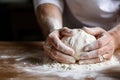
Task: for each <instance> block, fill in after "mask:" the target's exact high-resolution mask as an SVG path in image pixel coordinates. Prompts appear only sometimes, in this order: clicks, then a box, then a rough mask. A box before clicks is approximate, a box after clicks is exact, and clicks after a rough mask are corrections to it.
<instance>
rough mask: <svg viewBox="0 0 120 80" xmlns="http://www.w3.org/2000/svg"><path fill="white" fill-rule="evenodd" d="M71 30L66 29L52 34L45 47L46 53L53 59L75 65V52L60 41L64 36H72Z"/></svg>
mask: <svg viewBox="0 0 120 80" xmlns="http://www.w3.org/2000/svg"><path fill="white" fill-rule="evenodd" d="M73 34H74V33H73V31H72V30H71V29H68V28H67V27H64V28H62V29H58V30H55V31H53V32H52V33H50V34H49V35H48V37H47V40H46V42H45V45H44V50H45V53H46V54H47V55H48V56H49V57H50V58H52V59H54V60H56V61H58V62H62V63H75V59H74V57H72V55H74V50H73V49H72V48H70V47H68V46H66V45H65V44H64V43H63V42H62V41H61V40H60V39H61V38H62V37H63V36H72V35H73Z"/></svg>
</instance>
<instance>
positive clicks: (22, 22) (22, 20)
mask: <svg viewBox="0 0 120 80" xmlns="http://www.w3.org/2000/svg"><path fill="white" fill-rule="evenodd" d="M39 40H43V39H42V34H41V31H40V28H39V26H38V23H37V20H36V16H35V13H34V7H33V1H32V0H0V41H39Z"/></svg>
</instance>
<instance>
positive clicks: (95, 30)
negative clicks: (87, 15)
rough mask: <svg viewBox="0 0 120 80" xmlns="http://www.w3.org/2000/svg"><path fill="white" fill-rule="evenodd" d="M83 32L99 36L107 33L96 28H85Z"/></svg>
mask: <svg viewBox="0 0 120 80" xmlns="http://www.w3.org/2000/svg"><path fill="white" fill-rule="evenodd" d="M83 30H84V31H85V32H87V33H88V34H91V35H98V34H101V33H103V32H105V30H104V29H102V28H100V27H95V28H88V27H83Z"/></svg>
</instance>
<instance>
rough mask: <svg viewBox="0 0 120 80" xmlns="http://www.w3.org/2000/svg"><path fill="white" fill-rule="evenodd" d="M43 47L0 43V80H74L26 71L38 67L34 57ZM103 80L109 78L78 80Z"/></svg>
mask: <svg viewBox="0 0 120 80" xmlns="http://www.w3.org/2000/svg"><path fill="white" fill-rule="evenodd" d="M43 45H44V42H0V80H74V79H73V78H72V77H71V76H65V77H59V76H57V75H44V74H40V75H39V74H37V73H36V72H33V73H34V74H33V73H31V72H32V70H31V71H29V70H30V69H27V67H28V68H29V67H31V66H36V65H39V64H38V63H39V62H40V60H39V59H38V58H35V57H34V56H39V55H40V54H42V53H43ZM33 71H34V70H33ZM40 72H42V70H40ZM46 74H47V73H46ZM73 74H74V73H73ZM79 75H80V74H78V76H79ZM100 77H101V76H100ZM103 79H104V80H107V79H109V78H108V77H104V78H101V79H98V78H95V79H93V78H90V77H86V78H84V79H78V80H103ZM110 80H119V79H110Z"/></svg>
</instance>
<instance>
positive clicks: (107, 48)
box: [80, 44, 114, 59]
mask: <svg viewBox="0 0 120 80" xmlns="http://www.w3.org/2000/svg"><path fill="white" fill-rule="evenodd" d="M113 52H114V46H112V45H111V44H107V45H106V46H104V47H102V48H99V49H96V50H93V51H89V52H84V53H82V54H80V59H91V58H96V57H99V55H104V54H107V53H113ZM110 55H111V54H110Z"/></svg>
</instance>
